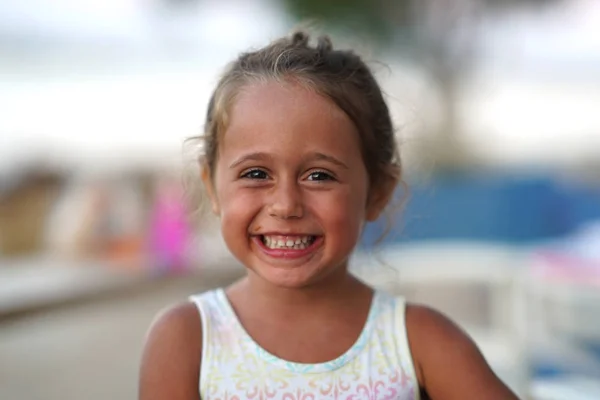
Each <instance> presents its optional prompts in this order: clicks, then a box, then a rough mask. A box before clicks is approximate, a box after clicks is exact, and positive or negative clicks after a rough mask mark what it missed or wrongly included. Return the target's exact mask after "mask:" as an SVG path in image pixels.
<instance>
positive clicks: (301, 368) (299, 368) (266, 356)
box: [216, 288, 380, 373]
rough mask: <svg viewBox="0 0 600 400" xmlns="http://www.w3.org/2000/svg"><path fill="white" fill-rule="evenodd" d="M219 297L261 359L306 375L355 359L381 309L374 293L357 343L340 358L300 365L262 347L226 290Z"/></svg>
mask: <svg viewBox="0 0 600 400" xmlns="http://www.w3.org/2000/svg"><path fill="white" fill-rule="evenodd" d="M216 295H217V297H218V298H219V300H220V301H221V303H222V304H223V305H224V307H225V310H226V312H227V314H229V317H230V318H231V319H232V320H233V321H234V322H235V324H236V326H237V327H238V329H239V330H240V332H241V334H242V336H243V338H242V339H243V340H244V341H245V342H246V343H247V344H248V345H249V346H250V348H251V349H252V351H253V352H255V354H257V355H258V356H259V357H260V358H261V359H263V360H265V361H267V362H269V363H271V364H274V365H276V366H278V367H280V368H283V369H286V370H289V371H293V372H304V373H321V372H328V371H333V370H336V369H338V368H341V367H342V366H344V365H346V364H347V363H348V362H350V361H351V360H352V359H354V358H355V357H356V356H357V355H358V354H359V353H360V352H361V351H362V350H363V349H364V347H365V346H366V344H367V343H368V340H369V337H370V335H371V331H372V329H373V325H374V322H375V319H376V315H377V313H378V309H379V300H380V295H379V292H378V291H374V292H373V297H372V299H371V305H370V306H369V313H368V315H367V320H366V321H365V324H364V326H363V328H362V330H361V332H360V335H359V336H358V338H357V339H356V341H355V342H354V343H353V344H352V346H350V348H348V350H346V351H345V352H344V353H343V354H342V355H340V356H339V357H337V358H335V359H333V360H330V361H325V362H321V363H298V362H294V361H288V360H285V359H282V358H280V357H277V356H276V355H274V354H271V353H270V352H268V351H267V350H265V349H264V348H263V347H262V346H260V345H259V344H258V343H256V341H255V340H254V339H253V338H252V337H251V336H250V334H249V333H248V332H247V331H246V329H245V328H244V326H243V325H242V323H241V322H240V320H239V318H238V316H237V314H236V313H235V310H234V309H233V306H232V305H231V303H230V301H229V299H228V298H227V294H226V293H225V290H224V289H222V288H221V289H217V292H216Z"/></svg>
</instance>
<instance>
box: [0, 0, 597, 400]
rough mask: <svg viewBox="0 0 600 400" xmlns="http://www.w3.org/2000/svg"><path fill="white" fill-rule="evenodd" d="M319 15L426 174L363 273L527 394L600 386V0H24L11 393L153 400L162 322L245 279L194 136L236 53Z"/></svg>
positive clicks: (4, 262) (6, 161)
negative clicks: (221, 225) (226, 240)
mask: <svg viewBox="0 0 600 400" xmlns="http://www.w3.org/2000/svg"><path fill="white" fill-rule="evenodd" d="M307 20H311V21H313V22H314V24H315V25H316V26H317V27H318V28H319V29H321V30H324V31H326V32H328V33H329V34H330V35H331V36H332V37H333V39H334V43H335V44H337V46H338V47H353V48H355V49H356V50H357V51H358V52H359V53H360V54H362V55H363V56H364V57H365V59H366V60H367V61H368V62H369V64H370V65H371V66H372V67H373V70H374V71H375V73H376V75H377V77H378V79H379V81H380V83H381V85H382V87H383V89H384V90H385V92H386V94H387V98H388V102H389V105H390V108H391V111H392V113H393V116H394V120H395V122H396V125H397V127H398V135H399V141H400V143H401V152H402V155H403V157H404V162H405V179H406V181H407V183H408V184H409V186H410V193H404V192H399V193H398V196H397V201H398V204H400V202H402V201H403V200H406V203H405V206H404V207H403V208H402V209H401V210H399V211H397V212H396V213H395V214H391V216H390V217H388V218H390V219H385V218H384V219H382V221H378V222H376V223H374V224H371V225H370V226H368V227H367V229H366V231H365V234H364V238H363V243H361V246H360V251H359V252H358V253H357V254H356V256H355V257H354V259H353V262H352V268H353V270H354V271H355V273H356V274H358V275H359V276H361V277H363V278H364V279H365V280H367V281H369V282H371V283H372V284H374V285H377V286H380V287H383V288H386V289H387V290H389V291H392V292H394V293H400V294H403V295H405V296H407V297H408V298H409V299H410V300H412V301H418V302H421V303H425V304H429V305H432V306H435V307H438V308H439V309H441V310H442V311H444V312H445V313H447V314H448V315H450V316H451V317H452V318H454V319H455V320H456V321H457V322H458V323H459V324H460V325H461V326H462V327H464V328H465V329H466V330H467V332H469V334H471V335H472V337H473V338H474V339H475V340H476V342H477V343H478V344H479V346H480V347H481V349H482V351H483V353H484V355H485V356H486V358H487V359H488V361H489V362H490V364H491V365H492V367H493V368H494V370H495V371H496V372H497V373H498V375H499V376H500V377H501V378H502V379H504V380H505V381H506V382H507V383H508V384H509V385H510V386H511V387H513V388H514V389H515V390H516V391H517V392H518V393H519V394H520V395H521V396H522V397H523V398H529V399H567V400H570V399H598V398H600V113H599V112H597V108H598V106H599V105H600V2H598V1H597V0H518V1H515V0H508V1H507V0H456V1H452V2H441V1H430V0H412V1H411V0H407V1H385V0H370V1H368V0H345V1H341V0H331V1H328V2H323V1H317V0H279V1H278V0H220V1H217V0H118V1H117V0H104V1H92V0H77V1H76V0H27V1H22V0H4V1H2V2H1V3H0V398H1V399H10V400H12V399H28V400H35V399H45V400H49V399H63V400H67V399H90V400H91V399H106V398H111V399H126V398H135V397H136V386H137V368H138V363H139V357H140V353H141V347H142V344H143V340H144V335H145V332H146V330H147V328H148V326H149V325H150V323H151V321H152V318H153V316H154V315H155V314H156V313H157V312H158V311H159V310H160V309H162V308H164V307H165V306H167V305H169V304H172V303H173V302H177V301H181V300H184V299H185V298H186V296H187V295H189V294H192V293H195V292H200V291H204V290H207V289H209V288H212V287H216V286H221V285H225V284H227V283H228V282H231V281H232V280H234V279H236V278H237V277H239V276H241V275H242V274H243V270H242V268H241V267H240V266H239V265H238V264H237V263H236V262H235V261H234V260H232V259H231V257H230V256H229V255H228V253H227V251H226V250H225V247H224V245H223V243H222V241H221V239H220V237H219V233H218V230H217V229H216V226H215V224H214V221H212V220H210V219H208V218H207V217H201V216H199V214H197V213H194V211H195V209H196V208H197V207H199V206H200V200H198V199H197V197H193V198H192V201H190V197H189V196H186V195H185V192H186V190H187V189H186V185H184V184H183V179H182V176H183V175H187V174H188V172H189V174H191V175H189V176H190V177H191V180H188V182H190V181H191V183H192V185H193V184H194V183H196V184H197V176H196V177H195V176H194V174H195V173H196V174H197V171H196V170H195V165H194V164H193V159H190V158H189V157H187V156H186V154H187V152H186V150H185V147H184V146H183V143H184V140H185V139H186V138H188V137H190V136H194V135H198V134H199V133H201V129H202V124H203V117H204V113H205V109H206V104H207V102H208V98H209V96H210V91H211V89H212V88H213V85H214V84H215V82H216V80H217V78H218V76H219V73H220V71H221V68H222V67H223V66H224V65H225V63H227V62H228V61H230V60H231V59H232V58H233V57H235V56H236V55H237V54H238V53H239V52H241V51H244V50H246V49H248V48H251V47H259V46H262V45H264V44H266V43H267V42H268V41H269V40H271V39H274V38H276V37H278V36H280V35H283V34H286V33H288V32H289V30H290V29H291V28H293V27H294V26H296V25H297V24H298V23H300V22H302V21H307ZM194 181H196V182H194ZM188 189H189V188H188ZM407 196H408V197H407ZM388 221H391V222H393V224H392V229H391V231H390V233H389V234H388V235H387V236H386V237H385V238H384V239H383V240H382V241H380V240H378V238H379V236H380V233H381V232H382V231H383V230H384V229H385V228H386V224H387V222H388Z"/></svg>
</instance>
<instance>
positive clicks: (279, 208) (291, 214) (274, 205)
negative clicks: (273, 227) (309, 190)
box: [268, 180, 304, 219]
mask: <svg viewBox="0 0 600 400" xmlns="http://www.w3.org/2000/svg"><path fill="white" fill-rule="evenodd" d="M268 212H269V215H271V216H272V217H276V218H281V219H289V218H302V216H303V214H304V207H303V205H302V193H301V191H300V188H299V187H298V184H297V183H296V182H295V180H290V181H288V182H278V183H277V184H276V185H275V186H274V187H273V189H272V195H271V198H270V201H269V206H268Z"/></svg>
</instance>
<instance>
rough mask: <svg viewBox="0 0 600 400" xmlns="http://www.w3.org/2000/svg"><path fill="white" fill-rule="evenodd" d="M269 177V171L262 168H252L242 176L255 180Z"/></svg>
mask: <svg viewBox="0 0 600 400" xmlns="http://www.w3.org/2000/svg"><path fill="white" fill-rule="evenodd" d="M268 177H269V176H268V175H267V173H266V172H265V171H263V170H260V169H251V170H250V171H248V172H246V173H244V174H243V175H242V178H245V179H254V180H263V179H267V178H268Z"/></svg>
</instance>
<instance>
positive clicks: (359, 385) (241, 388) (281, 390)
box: [190, 289, 419, 400]
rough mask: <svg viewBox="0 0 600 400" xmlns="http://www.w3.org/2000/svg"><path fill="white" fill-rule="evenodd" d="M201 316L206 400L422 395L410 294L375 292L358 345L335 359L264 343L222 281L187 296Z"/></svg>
mask: <svg viewBox="0 0 600 400" xmlns="http://www.w3.org/2000/svg"><path fill="white" fill-rule="evenodd" d="M190 299H191V300H192V301H193V302H194V303H195V304H196V306H197V307H198V309H199V311H200V317H201V319H202V336H203V337H202V339H203V340H202V361H201V372H200V378H199V379H200V384H199V386H200V387H199V390H200V397H201V398H202V400H217V399H219V400H244V399H257V400H266V399H281V400H317V399H343V400H363V399H369V400H383V399H386V400H409V399H410V400H413V399H418V398H419V384H418V382H417V379H416V375H415V371H414V367H413V362H412V358H411V355H410V349H409V346H408V340H407V335H406V326H405V319H404V311H405V302H404V299H403V298H394V297H391V296H389V295H387V294H385V293H383V292H375V295H374V298H373V301H372V304H371V309H370V310H369V316H368V318H367V322H366V324H365V326H364V328H363V330H362V332H361V334H360V336H359V338H358V339H357V341H356V342H355V343H354V345H353V346H352V347H351V348H350V349H348V350H347V351H346V352H345V353H344V354H342V355H341V356H340V357H338V358H336V359H335V360H332V361H328V362H324V363H319V364H303V363H295V362H290V361H286V360H283V359H281V358H278V357H276V356H274V355H272V354H270V353H269V352H267V351H266V350H264V349H263V348H262V347H260V346H259V345H258V344H257V343H256V342H255V341H254V340H253V339H252V338H251V337H250V335H249V334H248V333H247V332H246V331H245V329H244V328H243V326H242V325H241V323H240V322H239V320H238V318H237V316H236V314H235V312H234V311H233V308H232V307H231V304H230V303H229V300H228V299H227V297H226V295H225V292H224V291H223V290H222V289H217V290H213V291H210V292H206V293H204V294H200V295H196V296H192V297H190Z"/></svg>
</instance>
